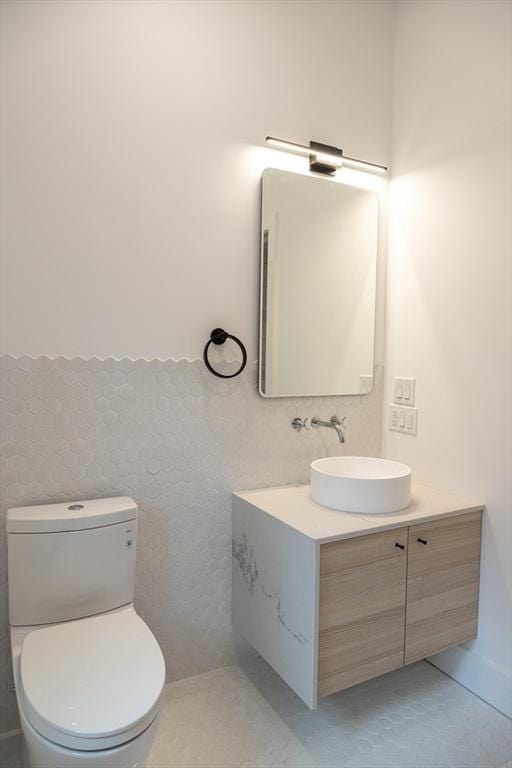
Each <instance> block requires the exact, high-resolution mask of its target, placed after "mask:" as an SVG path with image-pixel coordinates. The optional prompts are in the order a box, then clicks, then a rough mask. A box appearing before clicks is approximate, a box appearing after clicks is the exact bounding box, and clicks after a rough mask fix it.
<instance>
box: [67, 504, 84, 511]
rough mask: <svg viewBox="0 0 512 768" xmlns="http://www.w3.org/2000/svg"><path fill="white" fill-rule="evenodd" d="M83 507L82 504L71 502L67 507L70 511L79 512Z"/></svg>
mask: <svg viewBox="0 0 512 768" xmlns="http://www.w3.org/2000/svg"><path fill="white" fill-rule="evenodd" d="M83 508H84V505H83V504H71V506H70V507H68V509H69V511H70V512H80V510H81V509H83Z"/></svg>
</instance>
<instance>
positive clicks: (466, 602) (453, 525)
mask: <svg viewBox="0 0 512 768" xmlns="http://www.w3.org/2000/svg"><path fill="white" fill-rule="evenodd" d="M481 517H482V514H481V512H472V513H469V514H467V515H460V516H457V517H448V518H444V519H442V520H436V521H435V522H431V523H425V524H424V525H421V524H420V525H412V526H411V527H410V528H409V545H408V557H407V560H408V567H407V604H406V605H407V620H406V627H405V657H404V663H405V664H410V663H411V662H412V661H417V660H418V659H424V658H425V656H431V655H432V654H433V653H437V652H438V651H443V650H444V649H445V648H449V647H450V646H451V645H457V644H459V643H463V642H465V641H466V640H472V639H473V638H474V637H476V628H477V618H478V587H479V580H480V528H481Z"/></svg>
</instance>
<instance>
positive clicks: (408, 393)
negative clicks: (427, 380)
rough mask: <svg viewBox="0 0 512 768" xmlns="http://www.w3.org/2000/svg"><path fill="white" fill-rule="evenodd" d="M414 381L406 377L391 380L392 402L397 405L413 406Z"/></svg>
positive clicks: (396, 377) (414, 394)
mask: <svg viewBox="0 0 512 768" xmlns="http://www.w3.org/2000/svg"><path fill="white" fill-rule="evenodd" d="M415 396H416V379H413V378H410V377H408V376H395V378H394V379H393V402H394V403H396V404H397V405H414V401H415Z"/></svg>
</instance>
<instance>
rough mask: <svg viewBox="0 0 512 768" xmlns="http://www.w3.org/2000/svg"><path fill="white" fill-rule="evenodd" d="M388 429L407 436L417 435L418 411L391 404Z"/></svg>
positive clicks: (405, 406)
mask: <svg viewBox="0 0 512 768" xmlns="http://www.w3.org/2000/svg"><path fill="white" fill-rule="evenodd" d="M388 429H390V430H391V431H392V432H403V433H404V434H405V435H415V434H416V433H417V431H418V409H417V408H411V407H409V406H407V405H397V404H396V403H390V404H389V423H388Z"/></svg>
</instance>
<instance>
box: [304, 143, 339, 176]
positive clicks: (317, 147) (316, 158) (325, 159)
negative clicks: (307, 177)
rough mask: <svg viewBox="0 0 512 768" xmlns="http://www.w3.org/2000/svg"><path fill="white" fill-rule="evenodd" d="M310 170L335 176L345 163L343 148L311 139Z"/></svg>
mask: <svg viewBox="0 0 512 768" xmlns="http://www.w3.org/2000/svg"><path fill="white" fill-rule="evenodd" d="M309 146H310V148H311V154H310V155H309V170H310V171H312V172H313V173H325V174H327V175H328V176H334V175H335V173H336V171H337V170H339V168H341V166H342V163H343V150H342V149H340V148H339V147H333V146H331V145H330V144H322V143H321V142H319V141H310V142H309Z"/></svg>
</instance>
